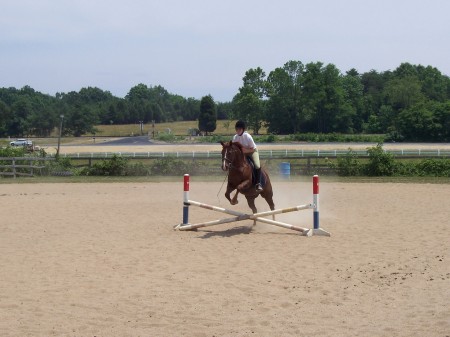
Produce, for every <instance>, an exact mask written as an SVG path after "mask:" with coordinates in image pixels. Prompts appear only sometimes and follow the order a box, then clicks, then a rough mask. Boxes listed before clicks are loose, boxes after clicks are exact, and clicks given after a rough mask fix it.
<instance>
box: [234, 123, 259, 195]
mask: <svg viewBox="0 0 450 337" xmlns="http://www.w3.org/2000/svg"><path fill="white" fill-rule="evenodd" d="M235 130H236V134H235V135H234V137H233V142H235V143H240V144H241V145H242V151H243V152H244V154H245V155H246V156H249V157H251V158H252V160H253V163H254V164H255V169H256V186H255V187H256V190H257V191H262V189H263V188H262V186H261V164H260V163H259V154H258V149H257V148H256V144H255V142H254V140H253V137H252V136H251V135H250V134H249V133H248V132H247V131H245V123H244V122H243V121H241V120H239V121H237V122H236V125H235Z"/></svg>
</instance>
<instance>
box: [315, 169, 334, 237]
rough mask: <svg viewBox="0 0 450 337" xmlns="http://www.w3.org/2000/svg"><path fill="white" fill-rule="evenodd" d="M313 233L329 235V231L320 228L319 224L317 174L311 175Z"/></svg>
mask: <svg viewBox="0 0 450 337" xmlns="http://www.w3.org/2000/svg"><path fill="white" fill-rule="evenodd" d="M313 205H314V208H313V222H314V226H313V233H312V235H323V236H330V233H328V232H327V231H325V230H323V229H321V228H320V224H319V176H318V175H317V174H316V175H314V176H313Z"/></svg>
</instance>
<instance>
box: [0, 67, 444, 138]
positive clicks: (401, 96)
mask: <svg viewBox="0 0 450 337" xmlns="http://www.w3.org/2000/svg"><path fill="white" fill-rule="evenodd" d="M61 116H64V117H63V118H64V128H63V133H64V135H73V136H81V135H83V134H86V133H93V132H95V125H99V124H133V123H141V122H142V123H151V122H152V121H154V122H155V123H160V122H171V121H193V120H198V121H199V129H200V130H201V131H206V132H213V131H214V130H215V126H216V120H224V119H238V118H239V119H243V120H245V121H246V122H247V123H248V125H249V128H250V129H251V130H252V131H253V132H254V133H255V134H258V133H259V131H260V129H261V127H262V126H265V127H267V129H268V131H269V132H270V133H272V134H298V133H306V132H314V133H350V134H357V133H370V134H372V133H376V134H387V135H388V136H389V137H390V139H392V140H397V141H399V140H409V141H437V142H445V141H449V140H450V78H449V77H448V76H446V75H443V74H442V73H441V72H440V71H439V70H438V69H436V68H434V67H432V66H426V67H425V66H422V65H412V64H409V63H402V64H401V65H400V66H399V67H397V68H396V69H395V70H393V71H384V72H377V71H375V70H371V71H369V72H365V73H362V74H359V73H358V72H357V71H356V70H355V69H351V70H349V71H347V72H346V73H345V74H343V73H342V72H341V71H340V70H339V69H337V67H336V66H334V65H333V64H323V63H321V62H312V63H308V64H303V63H302V62H300V61H289V62H287V63H286V64H284V65H283V66H282V67H279V68H276V69H274V70H272V71H270V72H269V73H268V75H266V73H265V71H264V70H263V69H261V68H260V67H257V68H254V69H249V70H248V71H246V72H245V75H244V77H243V83H242V86H241V87H240V88H238V90H237V93H236V95H235V96H234V97H233V99H232V101H230V102H214V99H213V98H212V97H211V95H206V96H204V97H202V98H201V99H200V100H199V99H196V98H185V97H182V96H180V95H176V94H172V93H169V92H168V91H167V90H166V89H165V88H163V87H162V86H160V85H157V86H147V85H145V84H138V85H136V86H134V87H132V88H131V89H130V91H129V92H128V93H127V95H126V96H125V97H124V98H119V97H116V96H114V95H112V94H111V93H110V92H109V91H104V90H102V89H99V88H95V87H87V88H82V89H81V90H80V91H78V92H75V91H72V92H68V93H57V94H56V95H54V96H52V95H47V94H43V93H40V92H37V91H35V90H34V89H33V88H31V87H29V86H25V87H23V88H21V89H16V88H0V137H5V136H41V137H45V136H48V135H50V134H51V132H52V131H53V130H54V129H55V127H58V125H59V123H60V120H61V118H62V117H61Z"/></svg>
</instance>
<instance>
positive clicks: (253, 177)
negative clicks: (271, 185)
mask: <svg viewBox="0 0 450 337" xmlns="http://www.w3.org/2000/svg"><path fill="white" fill-rule="evenodd" d="M245 158H246V159H247V163H248V164H249V165H250V167H251V168H252V185H253V186H255V185H256V168H255V163H254V162H253V159H252V157H250V156H245ZM265 185H266V177H265V175H264V174H263V173H262V170H261V186H262V187H264V186H265Z"/></svg>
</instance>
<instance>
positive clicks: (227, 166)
mask: <svg viewBox="0 0 450 337" xmlns="http://www.w3.org/2000/svg"><path fill="white" fill-rule="evenodd" d="M220 144H222V170H223V171H228V184H227V190H226V192H225V197H226V198H227V199H228V201H229V202H230V204H231V205H236V204H237V203H238V199H237V198H238V194H239V193H241V194H243V195H244V196H245V198H246V199H247V203H248V206H249V207H250V208H251V210H252V212H253V214H255V213H257V212H258V211H257V209H256V206H255V199H256V198H257V197H258V195H261V197H263V198H264V199H265V200H266V202H267V204H268V205H269V207H270V209H271V210H272V211H273V210H274V209H275V205H274V203H273V191H272V184H271V183H270V178H269V175H268V173H267V172H266V170H264V169H263V168H261V181H262V182H263V183H262V188H263V189H262V191H257V190H256V188H255V186H254V184H253V181H252V180H253V174H252V171H253V168H252V166H251V165H250V164H249V163H248V161H247V158H246V156H245V154H244V152H243V151H242V145H241V144H240V143H234V142H232V141H229V142H220ZM234 190H236V194H235V195H234V197H233V198H231V197H230V195H231V192H233V191H234Z"/></svg>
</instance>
